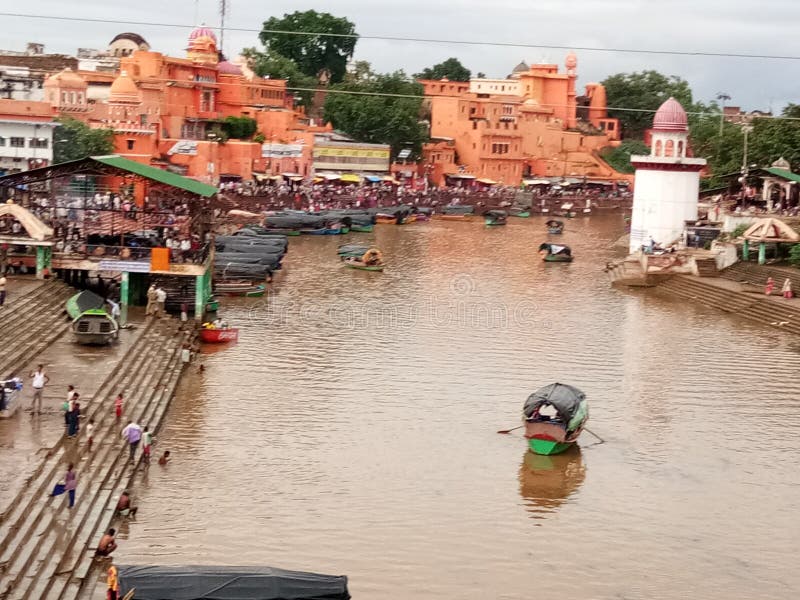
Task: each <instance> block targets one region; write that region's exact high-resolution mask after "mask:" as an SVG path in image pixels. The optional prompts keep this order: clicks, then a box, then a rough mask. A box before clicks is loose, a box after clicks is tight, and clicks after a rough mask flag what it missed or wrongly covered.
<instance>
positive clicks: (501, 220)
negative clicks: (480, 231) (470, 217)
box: [483, 210, 508, 227]
mask: <svg viewBox="0 0 800 600" xmlns="http://www.w3.org/2000/svg"><path fill="white" fill-rule="evenodd" d="M483 218H484V223H486V226H487V227H499V226H501V225H505V224H506V219H507V218H508V213H507V212H506V211H504V210H490V211H488V212H487V213H486V214H485V215H483Z"/></svg>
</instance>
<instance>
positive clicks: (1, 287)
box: [0, 274, 8, 306]
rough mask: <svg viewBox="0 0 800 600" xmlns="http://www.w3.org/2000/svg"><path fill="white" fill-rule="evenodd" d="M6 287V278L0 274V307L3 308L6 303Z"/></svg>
mask: <svg viewBox="0 0 800 600" xmlns="http://www.w3.org/2000/svg"><path fill="white" fill-rule="evenodd" d="M6 285H8V281H7V280H6V276H5V275H3V274H0V306H3V305H4V304H5V303H6Z"/></svg>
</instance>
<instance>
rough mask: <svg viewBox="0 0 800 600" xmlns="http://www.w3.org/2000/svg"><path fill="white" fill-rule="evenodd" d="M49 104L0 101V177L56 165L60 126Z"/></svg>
mask: <svg viewBox="0 0 800 600" xmlns="http://www.w3.org/2000/svg"><path fill="white" fill-rule="evenodd" d="M52 112H53V110H52V107H51V106H50V105H49V104H48V103H46V102H20V101H16V100H0V174H3V175H6V174H9V173H17V172H19V171H28V170H30V169H36V168H39V167H46V166H48V165H49V164H51V163H52V162H53V130H54V129H55V127H56V123H55V122H54V121H53V117H52Z"/></svg>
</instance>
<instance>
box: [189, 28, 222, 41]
mask: <svg viewBox="0 0 800 600" xmlns="http://www.w3.org/2000/svg"><path fill="white" fill-rule="evenodd" d="M199 38H211V39H212V40H214V43H215V44H216V43H217V34H215V33H214V30H213V29H211V28H210V27H198V28H197V29H194V30H193V31H192V33H190V34H189V42H190V43H191V42H193V41H194V40H196V39H199Z"/></svg>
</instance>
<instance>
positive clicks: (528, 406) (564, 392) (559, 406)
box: [523, 383, 586, 423]
mask: <svg viewBox="0 0 800 600" xmlns="http://www.w3.org/2000/svg"><path fill="white" fill-rule="evenodd" d="M585 397H586V394H584V393H583V392H582V391H580V390H579V389H578V388H576V387H573V386H571V385H567V384H566V383H551V384H550V385H546V386H544V387H543V388H539V389H538V390H536V391H535V392H533V393H532V394H531V395H530V396H528V399H527V400H526V401H525V408H523V412H524V413H525V417H526V418H529V417H531V415H533V413H534V411H535V410H536V409H537V408H539V407H540V406H542V405H543V404H552V405H553V406H554V407H555V409H556V410H557V411H558V414H559V415H560V416H561V418H562V419H563V420H564V422H565V423H568V422H569V421H570V419H572V417H573V415H574V414H575V412H576V411H577V410H578V406H579V405H580V403H581V400H583V399H584V398H585Z"/></svg>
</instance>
